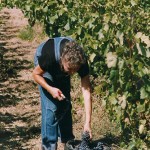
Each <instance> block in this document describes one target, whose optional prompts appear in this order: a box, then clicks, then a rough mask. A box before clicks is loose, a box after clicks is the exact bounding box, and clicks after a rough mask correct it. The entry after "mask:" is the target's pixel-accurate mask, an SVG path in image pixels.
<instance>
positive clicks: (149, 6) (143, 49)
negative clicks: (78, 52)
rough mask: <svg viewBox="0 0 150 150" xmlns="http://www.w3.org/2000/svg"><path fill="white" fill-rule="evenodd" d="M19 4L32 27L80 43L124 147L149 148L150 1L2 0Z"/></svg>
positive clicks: (6, 4)
mask: <svg viewBox="0 0 150 150" xmlns="http://www.w3.org/2000/svg"><path fill="white" fill-rule="evenodd" d="M6 6H8V7H17V8H20V9H21V10H22V11H23V12H24V14H25V16H26V17H27V18H28V19H29V23H30V25H31V26H33V25H34V24H35V22H36V21H39V22H41V23H42V24H43V25H44V27H45V31H46V33H47V34H48V36H50V37H56V36H71V37H72V38H74V39H76V40H78V42H80V43H82V45H83V47H84V49H85V50H86V53H87V55H88V56H89V63H90V68H91V74H92V75H93V76H94V78H97V77H103V78H104V79H105V80H103V81H101V83H100V84H99V85H97V86H96V87H95V89H96V92H97V93H98V94H99V95H100V96H101V98H102V103H103V105H104V106H105V107H106V110H107V111H108V113H109V114H110V118H111V119H112V121H117V122H118V123H120V129H121V133H122V135H123V139H122V143H121V147H123V148H125V149H138V150H139V149H148V147H149V141H150V130H149V129H150V121H149V120H150V107H149V106H150V78H149V77H150V59H149V58H150V49H149V48H150V37H149V31H150V2H149V0H92V1H91V0H77V1H74V0H40V1H37V0H26V1H20V0H2V2H1V6H0V7H1V8H2V7H6Z"/></svg>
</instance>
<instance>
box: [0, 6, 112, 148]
mask: <svg viewBox="0 0 150 150" xmlns="http://www.w3.org/2000/svg"><path fill="white" fill-rule="evenodd" d="M27 25H28V21H27V19H26V18H24V16H23V14H22V12H21V11H20V10H18V9H6V8H5V9H3V10H2V11H0V53H1V58H0V61H1V62H0V63H4V64H3V65H1V66H2V68H1V70H2V71H3V72H5V74H4V75H3V74H1V76H0V102H1V103H0V149H1V150H40V144H41V139H40V116H41V111H40V100H39V93H38V89H37V85H36V84H35V83H34V81H33V79H32V76H31V73H32V69H33V67H32V66H33V63H32V61H33V55H34V52H35V49H36V47H37V46H38V44H39V43H40V41H38V40H36V39H34V40H33V41H32V42H31V41H23V40H21V39H20V38H18V33H19V32H20V30H21V29H23V28H24V27H25V26H27ZM6 64H7V65H6ZM2 71H1V72H2ZM3 72H2V73H3ZM74 80H75V81H74ZM73 82H74V83H76V84H74V85H73V86H74V87H73V89H72V92H71V95H72V97H73V98H72V99H73V116H74V117H73V121H74V124H73V129H74V134H75V136H76V139H80V135H81V132H82V128H83V120H84V115H83V114H84V109H83V105H82V104H81V102H79V101H78V100H79V99H78V98H79V95H80V89H79V88H78V87H79V85H78V82H76V77H75V78H74V79H73ZM93 116H94V117H93V138H95V139H100V138H102V137H103V136H104V134H106V133H107V132H109V131H111V130H113V129H112V128H110V127H109V126H110V123H109V121H108V119H107V118H106V117H105V112H104V111H103V109H102V108H101V107H100V105H99V102H98V101H96V98H95V99H94V105H93ZM104 128H106V130H107V131H106V130H104ZM58 149H59V150H63V148H62V147H61V145H60V144H59V147H58Z"/></svg>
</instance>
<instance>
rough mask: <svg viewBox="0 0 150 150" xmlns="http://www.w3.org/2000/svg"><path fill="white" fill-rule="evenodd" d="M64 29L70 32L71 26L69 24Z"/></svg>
mask: <svg viewBox="0 0 150 150" xmlns="http://www.w3.org/2000/svg"><path fill="white" fill-rule="evenodd" d="M64 28H65V29H66V30H70V24H69V22H68V23H67V24H66V25H65V26H64Z"/></svg>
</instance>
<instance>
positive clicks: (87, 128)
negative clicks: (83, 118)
mask: <svg viewBox="0 0 150 150" xmlns="http://www.w3.org/2000/svg"><path fill="white" fill-rule="evenodd" d="M84 132H89V135H90V139H92V131H91V125H90V123H85V125H84Z"/></svg>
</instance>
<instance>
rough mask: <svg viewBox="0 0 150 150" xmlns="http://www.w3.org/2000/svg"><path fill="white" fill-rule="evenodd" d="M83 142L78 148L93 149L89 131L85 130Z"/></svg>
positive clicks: (80, 149)
mask: <svg viewBox="0 0 150 150" xmlns="http://www.w3.org/2000/svg"><path fill="white" fill-rule="evenodd" d="M81 140H82V141H81V143H80V145H79V147H78V150H91V149H90V147H89V144H90V135H89V133H88V132H84V133H83V134H82V139H81Z"/></svg>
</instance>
